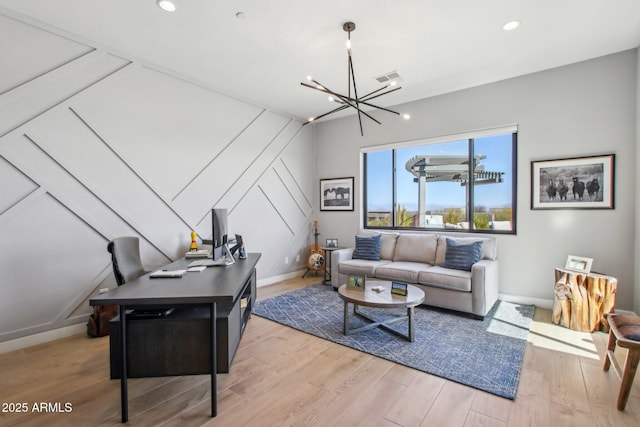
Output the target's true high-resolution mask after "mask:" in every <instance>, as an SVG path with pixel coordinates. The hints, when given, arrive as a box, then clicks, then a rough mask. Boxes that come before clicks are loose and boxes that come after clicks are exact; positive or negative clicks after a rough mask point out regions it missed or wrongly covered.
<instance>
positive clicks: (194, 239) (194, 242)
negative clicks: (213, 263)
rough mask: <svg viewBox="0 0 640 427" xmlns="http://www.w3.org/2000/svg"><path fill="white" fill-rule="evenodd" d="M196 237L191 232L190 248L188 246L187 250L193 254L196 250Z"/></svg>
mask: <svg viewBox="0 0 640 427" xmlns="http://www.w3.org/2000/svg"><path fill="white" fill-rule="evenodd" d="M196 236H197V234H196V232H195V231H192V232H191V246H189V250H190V251H193V252H195V251H197V250H198V243H197V242H196Z"/></svg>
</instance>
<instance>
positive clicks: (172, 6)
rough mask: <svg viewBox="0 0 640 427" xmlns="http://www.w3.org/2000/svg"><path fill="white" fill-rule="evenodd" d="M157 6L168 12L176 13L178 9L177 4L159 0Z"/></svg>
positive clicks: (169, 0)
mask: <svg viewBox="0 0 640 427" xmlns="http://www.w3.org/2000/svg"><path fill="white" fill-rule="evenodd" d="M156 4H157V5H158V7H159V8H160V9H162V10H165V11H167V12H175V11H176V9H177V7H176V5H175V3H174V2H172V1H171V0H157V1H156Z"/></svg>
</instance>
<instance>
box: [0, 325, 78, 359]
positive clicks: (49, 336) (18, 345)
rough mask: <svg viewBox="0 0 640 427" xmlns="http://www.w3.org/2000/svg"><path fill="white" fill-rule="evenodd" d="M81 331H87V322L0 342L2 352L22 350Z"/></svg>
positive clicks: (0, 352)
mask: <svg viewBox="0 0 640 427" xmlns="http://www.w3.org/2000/svg"><path fill="white" fill-rule="evenodd" d="M81 333H87V322H82V323H78V324H77V325H70V326H65V327H63V328H58V329H53V330H51V331H46V332H39V333H37V334H33V335H29V336H26V337H21V338H16V339H14V340H11V341H5V342H0V354H3V353H8V352H10V351H15V350H20V349H22V348H26V347H31V346H33V345H38V344H42V343H45V342H49V341H54V340H57V339H60V338H65V337H70V336H71V335H77V334H81Z"/></svg>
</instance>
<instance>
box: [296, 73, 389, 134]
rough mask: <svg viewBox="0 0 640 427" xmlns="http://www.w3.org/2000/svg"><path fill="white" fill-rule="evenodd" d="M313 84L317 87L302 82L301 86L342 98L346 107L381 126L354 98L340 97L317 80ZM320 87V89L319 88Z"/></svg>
mask: <svg viewBox="0 0 640 427" xmlns="http://www.w3.org/2000/svg"><path fill="white" fill-rule="evenodd" d="M312 82H313V83H315V84H316V85H317V86H313V85H310V84H308V83H304V82H300V84H301V85H302V86H306V87H308V88H310V89H314V90H317V91H319V92H324V93H328V94H331V95H334V96H337V97H338V98H340V100H342V101H343V102H344V103H345V104H346V105H348V106H349V107H353V108H355V109H356V110H358V115H360V113H362V114H364V115H365V116H367V117H369V118H370V119H371V120H373V121H374V122H376V123H378V124H379V125H381V124H382V123H381V122H380V121H378V120H376V119H375V118H374V117H373V116H371V115H370V114H367V112H366V111H363V110H362V109H361V108H360V107H359V105H358V100H357V99H354V98H350V97H348V96H344V95H340V94H339V93H337V92H334V91H332V90H331V89H329V88H327V87H326V86H324V85H322V84H321V83H320V82H318V81H316V80H312ZM318 86H320V87H318Z"/></svg>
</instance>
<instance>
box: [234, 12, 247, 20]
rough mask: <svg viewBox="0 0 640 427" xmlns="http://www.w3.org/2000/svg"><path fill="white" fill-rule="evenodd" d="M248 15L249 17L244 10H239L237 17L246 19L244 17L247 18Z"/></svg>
mask: <svg viewBox="0 0 640 427" xmlns="http://www.w3.org/2000/svg"><path fill="white" fill-rule="evenodd" d="M246 17H247V15H245V13H244V12H238V13H236V18H238V19H244V18H246Z"/></svg>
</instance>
